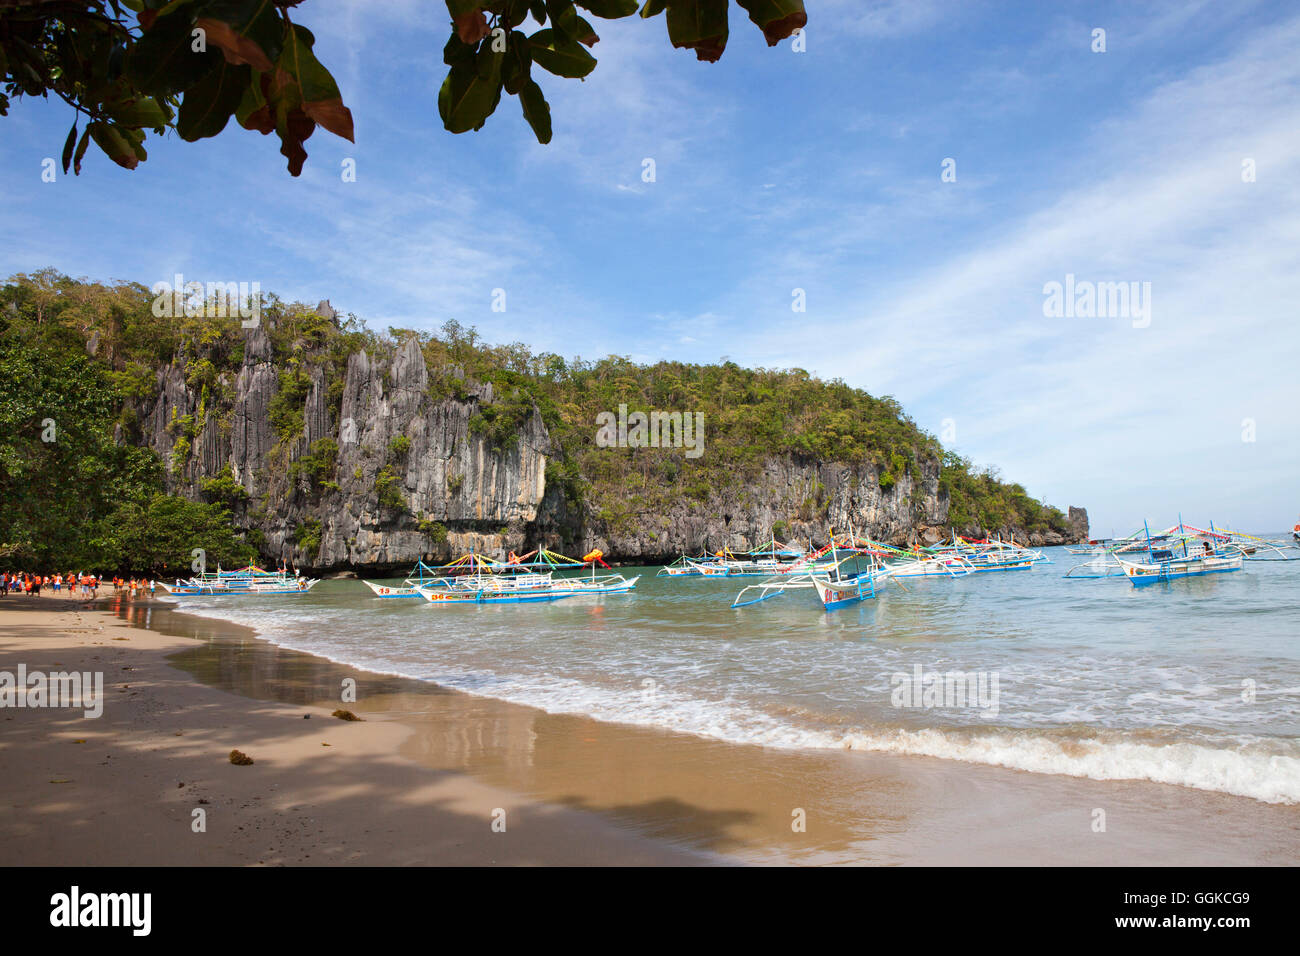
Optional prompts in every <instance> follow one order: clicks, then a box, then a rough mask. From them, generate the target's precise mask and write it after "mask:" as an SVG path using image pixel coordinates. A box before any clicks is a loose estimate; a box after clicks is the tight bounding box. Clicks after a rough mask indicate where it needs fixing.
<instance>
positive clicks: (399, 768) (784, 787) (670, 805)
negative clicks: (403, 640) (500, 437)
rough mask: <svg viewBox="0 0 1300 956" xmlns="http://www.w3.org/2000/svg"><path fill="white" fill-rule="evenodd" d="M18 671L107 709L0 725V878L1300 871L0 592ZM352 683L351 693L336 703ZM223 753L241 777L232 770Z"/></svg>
mask: <svg viewBox="0 0 1300 956" xmlns="http://www.w3.org/2000/svg"><path fill="white" fill-rule="evenodd" d="M37 603H39V605H40V606H41V609H40V610H28V608H29V607H30V605H33V604H37ZM58 606H61V607H64V608H66V610H63V611H56V610H53V608H55V607H58ZM123 617H125V618H126V619H127V620H129V621H130V622H132V625H134V626H130V625H128V623H127V621H124V620H123ZM146 622H147V623H148V624H149V626H150V628H151V629H150V630H145V629H144V628H143V627H142V626H141V625H143V624H144V623H146ZM159 632H162V633H159ZM123 638H125V640H123ZM20 662H21V663H25V664H26V665H27V666H28V668H29V669H38V668H39V669H47V668H51V667H53V666H54V664H55V663H56V662H57V663H58V664H59V665H60V667H59V669H65V670H66V669H78V670H87V669H91V670H94V669H98V670H103V671H104V673H105V682H106V690H107V694H106V696H107V698H108V700H107V704H106V706H105V713H104V716H103V717H101V718H99V719H98V720H87V719H83V718H82V717H81V716H80V712H69V711H58V710H32V709H19V710H0V809H3V810H4V813H3V814H0V847H3V849H0V863H5V864H9V865H14V864H27V865H31V864H70V863H92V864H100V863H104V864H108V863H119V864H137V863H168V864H189V863H198V864H203V863H207V864H258V863H264V864H307V865H316V864H332V863H342V862H351V863H359V864H389V863H394V864H406V863H414V864H439V863H445V864H566V863H569V864H572V863H578V864H629V865H654V864H693V863H716V862H731V863H810V864H841V863H852V864H876V865H897V864H940V865H946V864H983V865H988V864H1010V865H1025V864H1030V865H1104V864H1121V865H1138V864H1155V865H1216V866H1219V865H1251V864H1264V865H1287V864H1295V863H1296V862H1297V861H1300V807H1294V806H1273V805H1267V804H1262V803H1259V802H1257V801H1254V800H1250V799H1248V798H1243V797H1234V796H1229V795H1224V794H1217V793H1207V792H1201V791H1194V790H1189V789H1186V788H1180V787H1174V786H1167V785H1162V784H1151V783H1143V782H1122V781H1119V782H1117V781H1092V780H1083V779H1076V778H1070V777H1060V776H1050V775H1042V774H1030V773H1024V772H1020V771H1012V770H1004V769H1000V768H996V767H985V766H977V765H971V764H963V763H958V762H954V761H942V760H937V759H931V758H923V757H905V756H898V755H892V754H871V753H859V752H822V751H786V750H775V749H769V748H763V747H758V746H741V745H736V744H730V743H722V742H718V741H711V740H706V739H702V738H697V737H693V736H690V735H685V734H677V733H671V732H666V731H657V730H653V729H648V728H640V727H634V726H628V725H621V724H608V723H601V722H598V721H594V720H591V719H588V718H585V717H579V716H572V715H561V714H547V713H545V712H543V711H539V710H535V709H533V708H529V707H523V706H519V705H514V704H507V703H504V702H501V701H497V700H493V699H490V698H485V697H477V696H473V695H469V694H464V693H460V692H455V691H450V690H447V689H444V688H441V687H438V686H435V685H431V684H428V683H425V682H421V681H415V680H410V679H406V678H394V677H387V676H383V675H377V674H371V673H368V672H365V671H359V670H356V669H354V668H349V667H343V666H340V665H337V664H334V663H332V662H330V661H327V660H324V659H322V658H317V657H314V656H311V655H307V654H302V653H298V652H295V651H287V650H284V649H282V648H278V647H276V646H275V645H273V644H270V643H268V642H266V641H262V640H258V639H257V638H255V637H254V636H253V635H252V634H251V632H249V631H248V630H246V629H244V628H240V627H237V626H234V625H230V624H228V623H225V622H219V621H213V620H208V619H203V618H198V617H194V616H191V615H186V614H183V613H179V612H176V611H174V610H172V609H171V606H170V605H165V604H163V603H161V602H142V603H137V604H134V605H130V604H126V605H118V611H117V612H116V613H114V612H113V611H104V610H94V611H91V610H83V609H82V605H81V604H80V602H77V601H55V600H47V599H46V598H39V599H27V598H18V597H15V598H12V599H9V600H8V601H0V670H9V671H14V670H16V668H17V665H18V664H19V663H20ZM123 668H132V669H131V670H123ZM346 680H352V681H355V683H356V701H355V703H354V702H351V701H347V702H341V701H340V696H341V694H342V691H343V688H344V681H346ZM127 685H129V686H127ZM338 707H345V708H347V709H349V710H352V711H354V712H355V713H356V714H358V715H359V716H361V717H362V718H364V719H363V721H361V722H343V721H340V720H338V719H336V718H332V717H330V716H329V714H330V713H331V711H333V710H334V709H335V708H338ZM308 713H310V714H311V718H310V720H304V719H303V715H304V714H308ZM78 740H82V741H84V743H77V742H76V741H78ZM324 744H329V746H328V747H326V746H323V745H324ZM232 748H238V749H240V750H242V751H244V752H245V753H247V754H249V755H250V756H252V757H253V758H254V760H255V761H256V762H255V764H254V765H253V766H250V767H238V766H233V765H231V764H230V763H229V762H228V759H227V754H228V753H229V751H230V750H231V749H232ZM200 800H206V801H208V802H207V803H206V804H200V803H199V801H200ZM200 807H202V808H203V809H205V810H206V811H207V814H206V816H207V832H206V833H202V834H197V833H193V832H192V827H191V823H192V812H193V810H194V809H196V808H200ZM498 810H504V811H505V821H506V830H505V832H504V833H500V832H494V831H493V829H492V822H493V814H494V811H498ZM1098 811H1101V812H1102V813H1104V823H1105V829H1104V831H1101V830H1099V829H1098V821H1099V820H1100V819H1101V814H1099V813H1098Z"/></svg>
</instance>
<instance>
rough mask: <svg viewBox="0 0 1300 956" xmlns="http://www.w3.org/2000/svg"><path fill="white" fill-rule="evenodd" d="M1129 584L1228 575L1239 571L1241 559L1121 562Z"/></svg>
mask: <svg viewBox="0 0 1300 956" xmlns="http://www.w3.org/2000/svg"><path fill="white" fill-rule="evenodd" d="M1121 563H1122V566H1123V568H1124V573H1125V574H1126V575H1128V579H1129V583H1131V584H1132V585H1133V586H1134V587H1135V588H1140V587H1148V586H1150V585H1152V584H1163V583H1164V582H1166V581H1177V580H1179V579H1181V578H1200V577H1206V576H1208V575H1211V574H1228V573H1231V572H1233V571H1240V570H1241V564H1242V558H1241V556H1240V555H1238V556H1237V557H1235V558H1209V559H1204V558H1202V559H1193V560H1186V559H1185V560H1182V561H1177V560H1174V561H1162V562H1160V563H1159V564H1133V563H1130V562H1127V561H1125V562H1121Z"/></svg>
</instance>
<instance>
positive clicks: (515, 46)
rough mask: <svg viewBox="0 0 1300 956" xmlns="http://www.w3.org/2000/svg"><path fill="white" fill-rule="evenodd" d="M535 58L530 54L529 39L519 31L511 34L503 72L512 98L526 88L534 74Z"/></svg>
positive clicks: (507, 89)
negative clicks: (525, 85)
mask: <svg viewBox="0 0 1300 956" xmlns="http://www.w3.org/2000/svg"><path fill="white" fill-rule="evenodd" d="M532 67H533V57H532V54H531V53H529V52H528V37H527V36H526V35H524V34H523V33H521V32H520V31H518V30H512V31H511V32H510V42H509V44H508V45H507V47H506V61H505V66H504V67H503V70H502V74H501V75H502V79H503V81H504V85H505V91H506V92H507V93H509V94H510V95H511V96H515V95H517V94H518V93H519V92H520V90H522V89H523V88H524V84H525V83H527V82H528V80H529V77H530V76H531V74H532Z"/></svg>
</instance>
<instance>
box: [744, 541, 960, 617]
mask: <svg viewBox="0 0 1300 956" xmlns="http://www.w3.org/2000/svg"><path fill="white" fill-rule="evenodd" d="M841 551H847V552H848V553H847V554H846V555H844V556H843V557H841V555H840V552H841ZM884 552H894V553H896V554H899V555H908V554H911V553H910V552H904V551H902V550H901V549H897V548H891V547H890V546H888V545H881V544H878V543H877V542H872V541H863V540H862V539H858V538H856V537H854V536H852V535H849V536H847V537H846V539H845V540H844V542H841V541H840V540H838V539H837V538H836V537H835V536H834V535H832V537H831V543H830V544H829V545H827V546H826V547H825V548H823V549H821V550H820V551H817V552H815V553H814V554H811V555H809V556H808V557H807V558H806V559H805V561H804V563H803V566H802V568H799V569H796V570H795V571H793V572H791V573H787V574H777V575H773V576H772V577H769V578H768V579H767V580H765V581H760V582H758V583H757V584H751V585H749V586H748V587H745V588H742V589H741V591H740V593H739V594H737V595H736V598H735V600H734V601H732V603H731V606H732V607H733V608H739V607H748V606H750V605H753V604H759V603H761V602H763V601H766V600H769V599H770V598H774V597H780V596H781V595H782V594H784V593H785V592H786V591H790V590H804V589H813V590H815V591H816V593H817V597H818V599H819V600H820V601H821V602H822V606H823V607H824V608H825V609H826V610H828V611H833V610H835V609H837V608H841V607H844V606H846V605H849V604H856V603H858V602H860V601H866V600H870V599H871V598H874V597H875V596H876V585H877V583H878V582H883V581H885V580H887V579H889V578H891V577H894V576H895V575H899V574H903V573H906V572H909V571H910V572H913V573H915V572H916V570H917V566H918V565H937V564H938V562H937V561H935V560H933V559H928V558H926V559H920V560H909V561H901V562H896V563H894V564H886V563H885V562H884V561H883V560H882V554H883V553H884ZM828 554H829V556H830V558H829V561H822V559H823V558H824V557H825V556H826V555H828ZM863 561H865V562H866V566H865V567H862V566H860V565H861V562H863ZM851 567H852V568H853V569H852V570H850V568H851ZM940 573H945V574H952V575H955V574H958V573H968V572H966V571H960V572H959V571H955V570H954V571H951V572H940Z"/></svg>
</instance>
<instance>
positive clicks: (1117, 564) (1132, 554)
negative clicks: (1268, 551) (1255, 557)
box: [1065, 518, 1255, 587]
mask: <svg viewBox="0 0 1300 956" xmlns="http://www.w3.org/2000/svg"><path fill="white" fill-rule="evenodd" d="M1144 531H1145V540H1137V538H1136V535H1132V536H1130V537H1129V538H1127V539H1122V540H1123V542H1124V543H1122V544H1119V545H1117V546H1115V547H1112V548H1109V549H1107V551H1106V552H1105V553H1104V554H1102V555H1099V556H1098V557H1096V558H1094V559H1093V560H1092V561H1090V562H1087V563H1086V564H1081V565H1078V566H1076V567H1073V568H1071V569H1070V570H1069V571H1067V572H1066V573H1065V577H1067V578H1108V577H1120V576H1123V577H1125V578H1127V579H1128V581H1129V583H1130V584H1132V585H1133V586H1134V587H1145V586H1147V585H1151V584H1160V583H1162V582H1166V581H1176V580H1178V579H1180V578H1194V577H1203V576H1206V575H1210V574H1226V573H1229V572H1232V571H1240V570H1241V569H1242V563H1243V562H1244V561H1245V560H1246V552H1247V551H1248V550H1249V551H1252V552H1253V551H1254V550H1255V549H1254V548H1247V547H1246V546H1244V545H1243V544H1242V543H1240V542H1233V541H1232V540H1231V538H1232V536H1231V535H1229V534H1226V533H1224V532H1221V531H1213V530H1208V531H1207V530H1205V529H1203V528H1192V527H1190V526H1188V525H1184V524H1183V522H1182V519H1181V518H1180V519H1179V521H1178V524H1176V525H1174V526H1172V527H1170V528H1167V529H1165V530H1164V531H1160V532H1157V533H1156V534H1152V533H1151V530H1150V528H1146V527H1144ZM1180 549H1181V552H1182V553H1181V554H1180V553H1179V551H1180ZM1138 555H1141V556H1143V557H1144V559H1143V560H1140V561H1139V560H1136V559H1135V558H1136V557H1137V556H1138Z"/></svg>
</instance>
